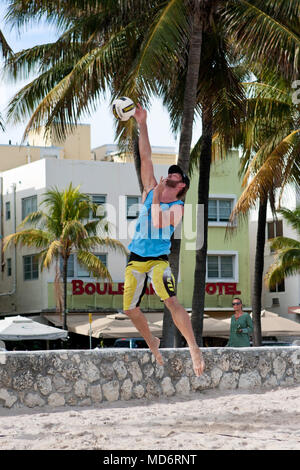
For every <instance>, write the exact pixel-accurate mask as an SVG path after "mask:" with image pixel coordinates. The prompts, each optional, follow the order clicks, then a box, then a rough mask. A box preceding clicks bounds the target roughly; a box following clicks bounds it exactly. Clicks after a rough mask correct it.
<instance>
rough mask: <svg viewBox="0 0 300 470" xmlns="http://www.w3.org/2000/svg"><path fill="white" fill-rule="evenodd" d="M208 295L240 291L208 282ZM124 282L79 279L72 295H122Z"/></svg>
mask: <svg viewBox="0 0 300 470" xmlns="http://www.w3.org/2000/svg"><path fill="white" fill-rule="evenodd" d="M205 291H206V293H207V294H208V295H239V294H240V293H241V291H239V290H238V289H237V283H236V282H208V283H207V284H206V287H205ZM123 293H124V282H117V283H114V284H112V283H109V282H87V283H84V282H83V281H82V280H80V279H73V281H72V295H85V294H87V295H94V294H98V295H123ZM145 294H146V295H154V294H155V291H154V289H153V287H152V284H150V285H148V287H147V288H146V292H145Z"/></svg>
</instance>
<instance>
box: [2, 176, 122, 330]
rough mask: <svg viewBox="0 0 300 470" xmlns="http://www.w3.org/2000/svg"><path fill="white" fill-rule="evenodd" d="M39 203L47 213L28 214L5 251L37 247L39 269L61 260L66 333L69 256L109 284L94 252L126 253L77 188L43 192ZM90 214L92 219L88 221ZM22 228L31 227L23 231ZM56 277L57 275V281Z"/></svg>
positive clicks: (57, 263) (94, 208) (40, 211)
mask: <svg viewBox="0 0 300 470" xmlns="http://www.w3.org/2000/svg"><path fill="white" fill-rule="evenodd" d="M42 204H43V205H45V207H46V209H47V211H42V210H38V211H37V212H33V213H31V214H29V215H28V216H27V217H26V218H25V219H24V220H23V222H22V223H21V224H20V228H21V230H20V231H19V232H16V233H12V234H11V235H8V236H7V237H6V238H5V241H4V250H6V249H7V247H8V246H9V245H10V244H12V243H14V244H15V245H17V244H20V245H22V246H28V247H35V248H37V249H38V250H39V252H38V254H37V256H38V258H39V260H40V266H41V270H42V269H44V268H48V269H49V268H50V266H51V265H52V264H53V263H54V262H55V263H56V266H57V268H58V267H59V265H60V260H62V273H61V274H62V279H63V328H64V329H65V330H66V329H67V266H68V259H69V258H70V255H71V253H72V252H76V254H77V260H78V262H79V263H80V264H81V265H82V266H84V267H85V268H86V269H88V271H89V272H90V274H91V275H92V276H95V277H100V278H105V279H108V280H109V281H111V276H110V274H109V271H108V269H107V268H106V266H105V265H104V264H103V263H102V262H101V261H100V259H99V258H98V257H97V256H96V255H95V254H93V251H95V250H96V249H98V248H99V247H103V246H105V247H107V248H110V249H113V250H118V251H119V252H120V253H123V254H127V251H126V249H125V248H124V247H123V245H122V243H121V242H119V241H118V240H115V239H112V238H110V237H109V233H108V225H107V222H106V221H105V220H101V219H100V218H99V217H98V216H96V211H97V205H95V204H93V203H91V202H90V199H89V197H88V196H87V195H85V194H83V193H81V192H79V187H77V188H74V187H73V186H72V184H70V185H69V187H68V188H67V189H65V190H64V191H59V190H58V189H57V188H53V189H50V190H49V191H47V192H46V193H45V198H44V200H43V202H42ZM91 211H92V212H91ZM91 213H92V214H93V217H94V218H93V219H90V220H89V217H90V214H91ZM25 225H30V226H31V227H30V228H26V229H25V228H24V226H25ZM58 277H59V273H57V275H56V280H57V279H58ZM57 301H58V302H59V299H57Z"/></svg>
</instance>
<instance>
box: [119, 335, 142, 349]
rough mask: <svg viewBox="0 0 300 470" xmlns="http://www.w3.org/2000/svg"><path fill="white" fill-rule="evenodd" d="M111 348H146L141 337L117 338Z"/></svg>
mask: <svg viewBox="0 0 300 470" xmlns="http://www.w3.org/2000/svg"><path fill="white" fill-rule="evenodd" d="M113 348H131V349H132V348H148V345H147V343H146V341H145V340H144V339H143V338H119V339H116V341H115V342H114V344H113Z"/></svg>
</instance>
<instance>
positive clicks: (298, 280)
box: [249, 186, 300, 321]
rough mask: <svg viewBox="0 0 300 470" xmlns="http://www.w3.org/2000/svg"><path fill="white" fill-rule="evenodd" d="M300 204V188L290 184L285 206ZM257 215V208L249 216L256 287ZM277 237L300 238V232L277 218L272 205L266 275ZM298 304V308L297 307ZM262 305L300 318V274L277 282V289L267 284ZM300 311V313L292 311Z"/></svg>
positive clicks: (267, 308)
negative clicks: (273, 241) (271, 244)
mask: <svg viewBox="0 0 300 470" xmlns="http://www.w3.org/2000/svg"><path fill="white" fill-rule="evenodd" d="M299 204H300V195H299V190H298V191H296V189H295V187H292V186H289V187H287V188H286V189H285V190H284V193H283V197H282V200H281V207H285V208H288V209H290V210H294V209H295V208H296V207H297V206H299ZM257 217H258V212H257V211H253V212H252V213H251V216H250V219H249V231H250V237H249V238H250V253H252V256H251V257H250V260H251V263H250V270H251V285H252V286H253V276H254V261H255V249H256V232H257ZM276 236H284V237H288V238H293V239H295V240H299V234H298V233H297V232H296V231H295V230H293V229H292V227H291V226H290V225H289V224H287V222H286V221H285V219H283V217H282V215H281V214H279V213H278V214H277V221H275V220H274V219H273V215H272V212H271V209H270V207H269V206H268V210H267V226H266V244H265V258H264V276H265V275H266V273H267V272H268V269H269V267H270V266H271V265H272V264H273V262H274V257H275V255H274V253H273V252H272V251H271V249H270V242H269V241H268V240H271V239H272V238H274V237H276ZM295 307H298V309H296V308H295ZM262 308H263V309H266V310H269V311H272V312H274V313H278V314H280V315H282V316H284V317H287V318H289V319H291V320H297V321H300V274H298V275H295V276H289V277H286V278H285V280H284V282H283V283H282V284H281V285H277V286H276V288H275V289H273V291H270V289H269V288H268V287H267V286H266V284H265V283H264V284H263V292H262ZM296 311H299V313H298V314H297V313H292V312H296Z"/></svg>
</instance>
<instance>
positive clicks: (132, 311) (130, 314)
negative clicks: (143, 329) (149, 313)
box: [124, 307, 141, 318]
mask: <svg viewBox="0 0 300 470" xmlns="http://www.w3.org/2000/svg"><path fill="white" fill-rule="evenodd" d="M124 313H125V315H127V316H128V317H129V318H132V317H136V316H137V315H139V314H140V313H141V311H140V309H139V307H135V308H132V309H130V310H124Z"/></svg>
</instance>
